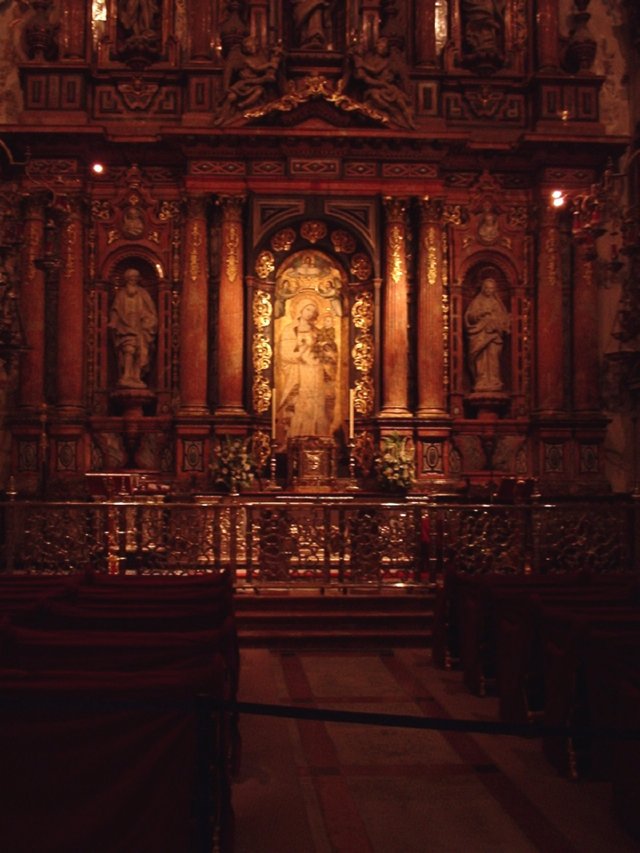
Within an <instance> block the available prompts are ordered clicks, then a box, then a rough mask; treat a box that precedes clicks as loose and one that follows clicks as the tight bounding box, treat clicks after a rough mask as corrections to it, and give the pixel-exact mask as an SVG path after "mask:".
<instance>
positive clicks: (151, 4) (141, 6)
mask: <svg viewBox="0 0 640 853" xmlns="http://www.w3.org/2000/svg"><path fill="white" fill-rule="evenodd" d="M158 11H159V10H158V4H157V3H156V0H121V2H120V6H119V16H120V22H121V23H122V26H123V27H124V28H125V30H130V31H131V32H132V33H133V35H134V36H139V37H141V36H148V35H149V34H151V33H154V31H155V24H156V15H157V14H158Z"/></svg>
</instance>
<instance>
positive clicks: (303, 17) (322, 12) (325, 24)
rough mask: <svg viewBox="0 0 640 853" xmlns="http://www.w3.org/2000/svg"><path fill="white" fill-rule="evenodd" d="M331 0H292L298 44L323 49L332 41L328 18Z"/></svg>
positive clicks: (303, 46)
mask: <svg viewBox="0 0 640 853" xmlns="http://www.w3.org/2000/svg"><path fill="white" fill-rule="evenodd" d="M330 6H331V2H329V0H291V11H292V14H293V25H294V29H295V35H296V44H297V46H298V47H302V48H313V49H315V50H323V49H324V48H326V47H328V46H329V43H330V41H331V32H330V31H331V25H330V21H329V20H328V15H329V12H328V10H329V8H330Z"/></svg>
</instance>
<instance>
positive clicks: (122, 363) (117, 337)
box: [109, 269, 158, 388]
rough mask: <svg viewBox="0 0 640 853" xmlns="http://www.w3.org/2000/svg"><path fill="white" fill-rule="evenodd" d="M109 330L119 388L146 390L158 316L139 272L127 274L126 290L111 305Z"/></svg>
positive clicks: (119, 292) (123, 289)
mask: <svg viewBox="0 0 640 853" xmlns="http://www.w3.org/2000/svg"><path fill="white" fill-rule="evenodd" d="M109 328H110V329H111V330H112V332H113V339H114V345H115V349H116V353H117V356H118V369H119V374H120V375H119V378H118V387H120V388H146V387H147V385H146V384H145V382H144V381H143V378H142V377H143V376H145V375H146V374H147V373H148V371H149V360H150V351H151V349H152V347H153V344H154V341H155V337H156V334H157V331H158V313H157V311H156V306H155V305H154V302H153V299H152V298H151V296H150V295H149V293H148V292H147V291H146V290H145V288H144V287H142V286H141V285H140V273H139V272H138V270H136V269H128V270H126V272H125V274H124V287H122V288H120V289H119V290H118V292H117V293H116V297H115V299H114V300H113V305H112V306H111V315H110V317H109Z"/></svg>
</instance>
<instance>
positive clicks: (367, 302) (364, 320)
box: [351, 293, 374, 329]
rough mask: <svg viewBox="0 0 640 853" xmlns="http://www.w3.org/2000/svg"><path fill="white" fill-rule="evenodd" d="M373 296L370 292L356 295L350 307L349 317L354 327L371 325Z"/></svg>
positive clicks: (366, 327)
mask: <svg viewBox="0 0 640 853" xmlns="http://www.w3.org/2000/svg"><path fill="white" fill-rule="evenodd" d="M373 316H374V311H373V296H372V295H371V294H370V293H361V294H359V295H358V297H357V298H356V300H355V301H354V303H353V307H352V308H351V317H352V319H353V325H354V326H355V327H356V329H370V328H371V327H372V326H373Z"/></svg>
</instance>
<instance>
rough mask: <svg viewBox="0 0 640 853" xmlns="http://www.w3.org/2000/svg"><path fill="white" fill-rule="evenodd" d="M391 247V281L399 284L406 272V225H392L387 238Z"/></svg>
mask: <svg viewBox="0 0 640 853" xmlns="http://www.w3.org/2000/svg"><path fill="white" fill-rule="evenodd" d="M387 246H388V247H389V273H390V276H391V281H392V282H393V283H394V284H396V285H398V284H400V282H401V281H402V278H403V274H404V227H403V226H402V225H391V226H390V228H389V236H388V238H387Z"/></svg>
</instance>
